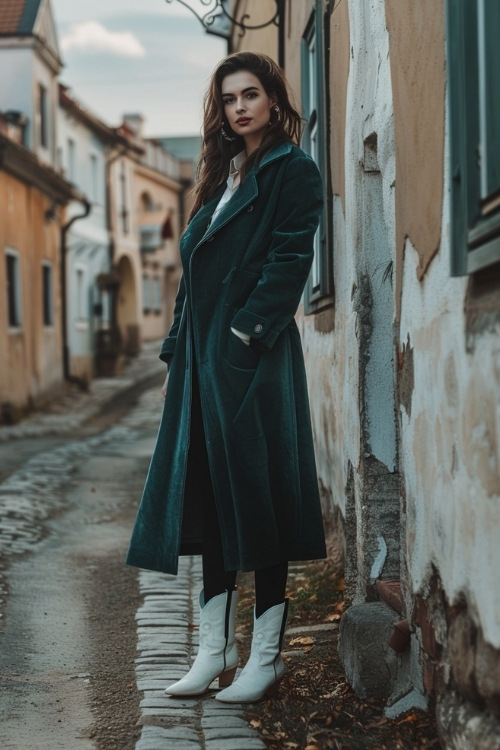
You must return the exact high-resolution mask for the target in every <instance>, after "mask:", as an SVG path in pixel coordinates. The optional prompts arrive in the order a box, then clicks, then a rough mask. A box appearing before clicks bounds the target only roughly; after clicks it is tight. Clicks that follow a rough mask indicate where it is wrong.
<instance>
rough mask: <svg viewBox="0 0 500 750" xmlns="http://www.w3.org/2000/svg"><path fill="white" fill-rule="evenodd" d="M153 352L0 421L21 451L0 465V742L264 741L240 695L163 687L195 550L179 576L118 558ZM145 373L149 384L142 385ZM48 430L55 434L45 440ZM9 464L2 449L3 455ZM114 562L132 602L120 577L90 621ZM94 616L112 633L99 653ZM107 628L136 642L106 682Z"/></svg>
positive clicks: (186, 642)
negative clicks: (27, 414) (226, 698)
mask: <svg viewBox="0 0 500 750" xmlns="http://www.w3.org/2000/svg"><path fill="white" fill-rule="evenodd" d="M152 350H153V347H152V346H150V347H148V348H147V349H146V350H145V351H144V352H143V354H142V355H141V357H139V358H138V359H136V360H134V361H133V362H132V364H131V365H130V366H129V367H128V368H127V369H126V371H125V373H124V374H123V375H122V376H120V378H117V379H116V380H115V381H112V382H105V381H103V382H101V383H99V381H96V383H95V390H94V386H93V390H94V393H93V394H92V393H91V394H71V395H70V396H65V397H63V398H61V399H60V400H59V402H58V403H55V404H53V406H52V407H51V410H49V411H47V412H46V413H41V414H37V415H35V416H34V417H32V418H31V419H28V420H25V421H24V422H21V423H20V424H19V425H16V426H13V427H8V428H2V430H1V431H0V440H3V441H4V445H3V449H4V450H5V449H6V448H7V447H8V450H9V452H12V453H14V454H15V453H16V451H18V452H19V455H20V456H23V458H19V460H18V462H17V463H18V464H19V465H18V467H17V469H16V470H14V471H12V473H8V472H7V474H8V475H6V471H5V465H3V466H2V470H3V473H2V476H3V482H2V483H1V484H0V613H1V615H2V619H1V620H0V623H1V628H0V630H1V632H0V642H1V645H0V653H1V658H0V705H1V709H0V715H1V722H0V724H1V728H0V746H1V747H2V748H6V750H7V749H9V750H28V749H31V748H33V749H34V748H37V750H53V748H57V747H60V748H65V749H66V750H76V749H77V748H81V749H82V750H87V749H90V748H95V749H96V750H100V749H101V748H114V747H116V748H119V750H126V749H127V750H128V748H134V747H135V748H136V750H171V748H173V747H175V748H176V750H177V749H178V750H183V749H185V750H205V749H206V750H215V749H216V748H217V750H235V748H238V750H254V749H257V748H264V747H265V745H264V743H263V742H262V740H261V739H260V737H259V735H258V733H257V732H256V730H254V729H252V728H251V727H249V725H248V723H247V722H246V721H245V719H244V718H243V713H242V710H241V708H240V707H238V706H235V707H231V706H219V705H217V704H216V702H215V701H214V700H213V698H212V696H211V695H208V696H204V697H201V698H196V699H190V700H177V699H172V698H168V697H166V696H165V695H164V693H163V690H164V687H165V686H166V685H167V684H168V683H169V682H170V681H174V680H175V679H177V678H178V677H179V676H181V675H182V674H183V673H185V671H186V670H187V668H188V666H189V664H190V661H191V659H192V656H193V652H194V649H195V648H196V637H197V636H196V632H197V631H196V628H194V629H193V627H192V625H196V624H197V617H198V606H197V599H198V594H199V590H200V587H201V586H200V577H201V571H200V567H199V562H198V561H197V560H195V559H194V558H184V559H183V560H182V563H181V567H180V572H179V575H178V576H177V577H173V576H171V577H170V576H162V575H158V574H154V573H150V572H146V571H142V572H139V571H136V570H135V569H132V568H126V566H125V565H123V567H122V560H123V559H124V555H125V551H126V544H127V541H128V536H129V533H130V530H131V524H132V521H133V516H134V513H135V510H136V508H137V504H138V501H139V494H140V488H141V486H142V482H143V479H144V476H145V473H146V471H147V465H148V459H149V455H150V453H151V450H152V447H153V444H154V439H155V433H156V428H157V424H158V417H159V411H160V409H161V406H162V398H161V395H160V393H159V386H160V384H161V378H162V374H163V365H161V363H159V364H158V363H157V361H156V358H155V356H154V354H153V353H152ZM155 378H156V379H157V380H158V385H156V386H155V387H154V388H149V387H147V386H148V383H149V381H150V380H151V379H155ZM141 382H142V384H143V387H146V388H147V390H145V392H144V393H143V394H142V396H140V398H139V400H138V401H137V399H138V395H137V392H136V391H137V388H136V391H134V393H135V395H134V398H133V399H131V403H134V401H135V402H136V403H135V405H134V406H133V408H130V406H131V403H129V404H128V406H127V394H131V393H132V392H133V389H134V388H135V387H136V386H138V384H139V387H140V384H141ZM120 393H121V394H122V397H123V398H122V402H125V406H124V404H123V403H122V402H121V405H120V406H119V408H118V410H117V411H116V413H114V417H113V419H115V420H116V419H117V420H118V421H116V423H115V424H113V425H109V426H107V429H105V430H103V431H100V430H99V427H100V425H101V424H102V423H103V422H104V423H106V422H108V423H109V421H110V419H111V417H109V416H108V417H106V404H107V403H108V404H109V403H110V402H111V411H112V409H113V408H115V407H116V404H117V402H118V401H117V397H118V396H119V394H120ZM118 400H119V399H118ZM113 404H114V406H113ZM127 409H128V411H127ZM125 412H127V413H125ZM112 413H113V411H112ZM119 417H121V418H119ZM92 420H94V426H93V427H92ZM92 433H94V434H92ZM49 435H51V436H54V435H55V436H56V437H57V440H59V439H61V443H60V444H55V445H53V444H50V443H49V445H51V447H49V449H48V450H45V449H44V445H45V441H46V440H47V439H48V436H49ZM35 436H38V437H37V439H38V440H39V450H38V451H36V450H35V449H34V448H33V446H32V443H31V444H30V451H29V453H32V455H31V457H30V458H28V459H27V460H26V461H24V454H23V445H24V443H23V441H27V440H30V441H33V439H34V437H35ZM64 436H67V437H66V438H65V437H64ZM62 440H64V442H62ZM6 441H8V442H6ZM1 455H5V453H4V454H1V453H0V456H1ZM15 463H16V461H15V456H12V455H11V457H10V460H9V466H13V465H15ZM112 568H113V569H115V568H116V569H117V570H118V571H119V575H122V576H126V577H127V579H129V580H130V581H131V585H132V587H135V588H136V589H137V596H136V598H135V599H133V601H136V602H137V603H138V606H137V607H136V609H135V610H134V611H130V612H126V611H124V603H123V602H124V601H125V599H123V600H121V599H120V595H119V593H118V589H117V591H116V592H115V593H114V594H113V592H111V594H110V595H108V594H106V596H104V600H105V601H107V602H110V604H108V605H107V606H105V608H104V616H103V617H104V619H99V616H98V614H97V612H98V605H97V604H95V608H94V603H97V602H98V600H99V599H100V598H101V599H102V598H103V595H102V592H100V590H99V585H100V586H101V588H102V587H103V586H105V585H106V582H107V579H108V583H109V584H110V585H111V588H112V587H113V585H114V584H113V583H112V580H113V579H112V577H111V576H112V573H111V570H112ZM108 569H109V571H110V572H109V576H108V575H107V570H108ZM129 588H130V586H129ZM106 597H107V599H106ZM116 599H118V600H117V601H115V600H116ZM131 600H132V597H131ZM127 601H128V600H127ZM106 613H107V614H106ZM114 618H117V622H116V621H114ZM127 622H130V627H129V626H128V625H127V624H126V623H127ZM134 622H135V625H134ZM99 628H102V629H103V632H104V631H106V630H109V632H110V638H109V640H108V642H107V647H105V649H104V652H102V651H101V656H99V653H97V655H96V653H95V649H96V645H95V644H96V640H99V638H100V637H101V636H102V633H101V634H100V633H99V632H98V631H97V630H96V629H99ZM116 634H118V640H119V641H120V643H119V644H117V646H121V644H122V642H123V644H126V643H128V642H130V644H131V648H132V649H133V650H135V647H136V648H137V651H136V653H135V654H134V653H133V650H132V651H130V652H127V653H126V654H125V653H123V654H121V655H120V657H119V658H120V659H125V660H126V662H127V661H128V663H119V664H117V665H116V667H114V669H115V670H116V672H117V674H118V675H119V674H120V673H124V674H123V676H122V677H121V678H120V677H119V676H118V677H116V683H113V682H111V684H115V686H114V689H113V690H111V691H110V682H109V680H108V681H107V682H106V681H104V682H101V676H100V673H101V671H102V669H101V664H100V661H101V657H102V661H103V662H104V661H105V660H106V659H107V658H108V656H109V653H112V652H113V651H114V642H115V641H116V640H117V639H116ZM99 642H100V641H99ZM123 647H125V646H123ZM107 650H109V652H108V653H106V651H107ZM134 656H136V660H135V680H134V681H133V682H132V683H131V682H130V675H131V674H133V669H134V658H133V657H134ZM117 658H118V657H117ZM101 689H102V690H101ZM101 692H102V694H101ZM110 692H111V693H113V703H112V704H111V703H110V700H111V698H110ZM125 704H127V705H128V706H129V708H127V709H126V710H127V712H128V713H127V715H126V716H125V718H124V720H121V719H122V717H121V715H120V713H119V712H120V706H122V710H123V711H124V710H125V709H124V708H123V706H124V705H125ZM106 706H109V709H107V708H106ZM130 707H131V708H130ZM134 707H135V709H134ZM134 710H135V713H134ZM106 711H108V713H106ZM138 717H139V722H137V718H138ZM127 718H128V721H129V724H128V725H127ZM132 719H133V724H132V723H131V722H132ZM137 724H138V725H139V727H140V731H139V729H138V728H137V726H136V725H137ZM105 725H106V726H105ZM104 726H105V729H104V730H102V731H101V730H100V728H99V727H104ZM127 726H128V728H127ZM125 735H127V736H125Z"/></svg>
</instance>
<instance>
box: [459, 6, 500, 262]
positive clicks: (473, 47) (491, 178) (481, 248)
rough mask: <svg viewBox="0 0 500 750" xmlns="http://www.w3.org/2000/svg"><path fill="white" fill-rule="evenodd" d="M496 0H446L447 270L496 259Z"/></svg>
mask: <svg viewBox="0 0 500 750" xmlns="http://www.w3.org/2000/svg"><path fill="white" fill-rule="evenodd" d="M499 30H500V3H499V1H498V0H448V2H447V35H448V39H447V47H448V95H449V115H450V123H449V124H450V163H451V243H452V248H451V273H452V275H454V276H459V275H463V274H466V273H471V272H474V271H476V270H479V269H480V268H483V267H485V266H487V265H490V264H492V263H496V262H497V261H500V200H498V199H499V198H500V46H499V44H498V32H499Z"/></svg>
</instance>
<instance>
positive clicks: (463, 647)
mask: <svg viewBox="0 0 500 750" xmlns="http://www.w3.org/2000/svg"><path fill="white" fill-rule="evenodd" d="M475 655H476V627H475V625H474V623H473V622H472V620H471V618H470V617H469V616H468V615H467V613H466V612H461V613H460V614H459V615H458V617H456V618H455V620H453V622H452V623H451V625H450V630H449V633H448V659H449V663H450V666H451V670H452V673H453V677H454V678H455V682H456V684H457V687H458V689H459V690H460V692H461V693H462V695H463V696H464V697H465V698H466V699H467V700H470V701H472V702H476V701H477V700H478V699H479V694H478V691H477V685H476V678H475V668H476V665H475Z"/></svg>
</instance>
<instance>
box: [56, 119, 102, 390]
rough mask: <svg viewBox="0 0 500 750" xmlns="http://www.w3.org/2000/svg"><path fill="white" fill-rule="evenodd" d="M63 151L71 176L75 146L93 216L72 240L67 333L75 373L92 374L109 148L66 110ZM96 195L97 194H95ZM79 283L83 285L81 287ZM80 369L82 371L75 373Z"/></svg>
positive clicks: (78, 174)
mask: <svg viewBox="0 0 500 750" xmlns="http://www.w3.org/2000/svg"><path fill="white" fill-rule="evenodd" d="M57 132H58V152H59V158H60V160H61V164H60V165H59V166H60V168H62V170H63V171H64V173H65V176H66V178H67V179H69V178H70V175H69V174H68V159H69V154H68V139H71V140H72V141H73V142H74V144H75V156H76V158H75V173H74V175H72V176H71V177H72V179H71V181H72V182H73V183H74V184H75V185H76V186H77V188H78V189H79V190H80V192H82V193H84V194H85V195H86V196H87V198H88V200H89V201H90V203H91V205H92V208H91V212H90V214H89V216H88V217H86V218H85V219H78V220H77V221H75V222H74V224H73V225H72V227H71V229H70V230H69V233H68V237H67V246H68V256H67V264H66V270H67V280H66V284H67V332H68V345H69V350H70V356H71V358H72V370H73V373H74V374H79V375H82V374H83V373H84V371H86V372H87V375H91V373H92V366H93V365H92V362H93V356H94V347H95V339H94V337H95V330H96V326H97V323H98V320H97V317H96V316H95V315H94V311H93V305H94V303H97V302H98V301H99V299H100V295H99V291H98V288H97V285H96V278H97V276H98V275H99V274H101V273H106V272H107V271H109V240H108V233H107V229H106V208H105V197H106V186H105V146H104V144H103V143H102V142H101V141H100V140H99V139H98V138H97V137H96V136H95V134H94V133H93V132H92V131H91V130H90V129H89V128H88V127H86V126H85V125H84V124H83V123H81V122H79V121H78V120H76V119H75V118H73V117H72V116H71V115H70V114H69V113H68V112H67V111H66V110H64V109H62V108H59V111H58V128H57ZM91 156H95V157H96V158H97V181H96V182H97V185H96V186H95V188H96V189H95V188H94V186H93V184H92V182H93V180H92V174H91V161H90V158H91ZM94 192H95V195H94ZM82 213H83V206H82V204H81V203H77V202H75V203H72V204H70V205H69V207H68V219H70V218H72V217H73V216H76V215H81V214H82ZM78 279H81V286H82V287H83V288H78V287H79V284H78ZM102 302H103V304H104V310H103V313H104V316H103V317H104V319H106V318H107V317H108V316H109V309H108V304H107V303H108V300H107V296H106V295H104V297H103V299H102ZM75 369H76V370H77V372H75Z"/></svg>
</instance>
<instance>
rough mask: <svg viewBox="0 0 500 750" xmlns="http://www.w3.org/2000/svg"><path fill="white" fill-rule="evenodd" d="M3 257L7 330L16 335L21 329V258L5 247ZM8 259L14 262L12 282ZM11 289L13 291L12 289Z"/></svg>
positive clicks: (15, 251)
mask: <svg viewBox="0 0 500 750" xmlns="http://www.w3.org/2000/svg"><path fill="white" fill-rule="evenodd" d="M4 257H5V286H6V295H5V298H6V301H7V330H8V331H9V332H12V333H16V332H18V331H20V330H22V327H23V297H22V280H21V257H20V255H19V253H18V252H17V250H14V248H12V247H6V248H5V252H4ZM9 259H12V260H13V261H14V280H13V283H12V282H11V279H10V273H9ZM12 287H13V289H12Z"/></svg>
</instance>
